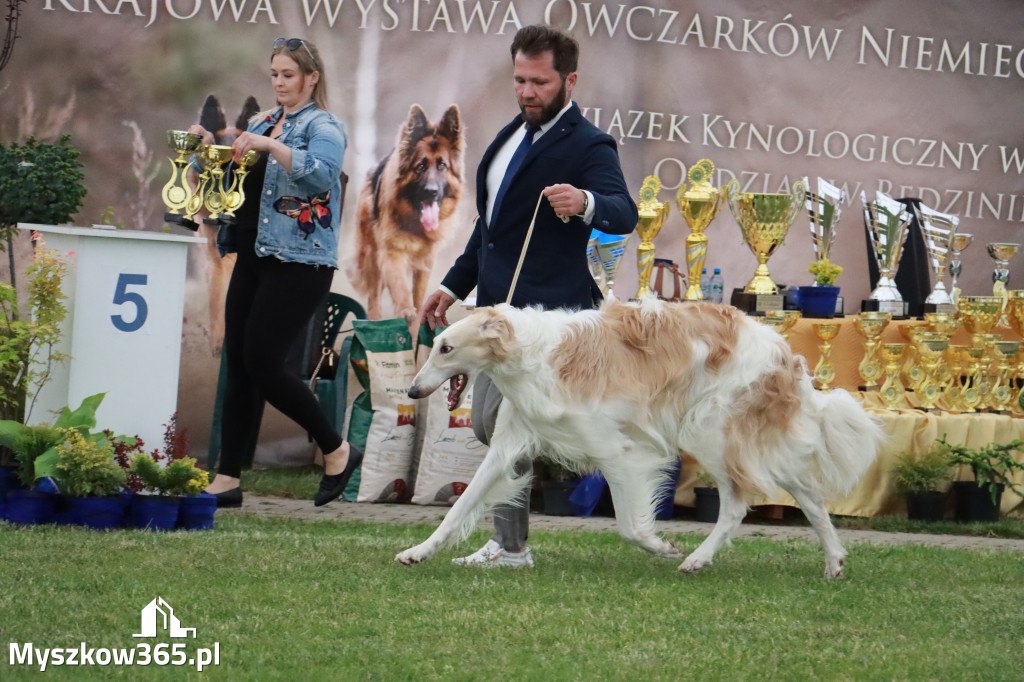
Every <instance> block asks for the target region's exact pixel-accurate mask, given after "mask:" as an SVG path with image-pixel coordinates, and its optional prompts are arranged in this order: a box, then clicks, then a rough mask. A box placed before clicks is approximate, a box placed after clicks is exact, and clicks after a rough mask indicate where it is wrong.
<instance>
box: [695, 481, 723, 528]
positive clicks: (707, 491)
mask: <svg viewBox="0 0 1024 682" xmlns="http://www.w3.org/2000/svg"><path fill="white" fill-rule="evenodd" d="M697 480H698V481H699V482H700V485H697V486H694V488H693V495H694V498H695V505H696V507H697V520H698V521H701V522H703V523H716V522H717V521H718V506H719V501H718V482H717V481H715V479H714V477H713V476H712V475H711V474H709V473H708V472H706V471H704V470H703V469H698V470H697Z"/></svg>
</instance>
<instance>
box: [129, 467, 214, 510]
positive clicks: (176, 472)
mask: <svg viewBox="0 0 1024 682" xmlns="http://www.w3.org/2000/svg"><path fill="white" fill-rule="evenodd" d="M162 459H163V456H162V455H160V454H159V453H158V452H157V451H154V452H153V453H152V454H148V453H140V454H138V455H135V456H134V457H133V458H132V463H131V467H130V469H129V471H130V472H131V473H132V474H134V475H136V476H138V478H139V480H140V481H141V482H142V486H143V490H144V491H145V492H148V493H150V494H143V495H136V496H134V497H133V498H132V503H131V512H130V513H131V522H132V525H133V526H135V527H137V528H154V529H157V530H172V529H174V528H176V527H177V524H178V516H179V511H180V507H181V501H182V497H183V496H198V495H200V494H201V493H202V492H203V489H204V488H205V487H206V486H207V485H209V477H208V475H207V473H206V472H205V471H203V470H202V469H200V468H199V467H197V466H196V460H195V459H193V458H192V457H181V458H179V459H175V460H172V461H170V462H168V463H167V465H166V466H163V465H162V464H160V460H162ZM211 497H213V496H211ZM214 501H215V502H216V498H215V497H214ZM214 508H216V507H215V506H214Z"/></svg>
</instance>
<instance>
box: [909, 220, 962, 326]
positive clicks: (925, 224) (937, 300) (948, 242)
mask: <svg viewBox="0 0 1024 682" xmlns="http://www.w3.org/2000/svg"><path fill="white" fill-rule="evenodd" d="M915 210H916V212H917V222H918V223H919V224H920V225H921V234H922V235H923V236H924V245H925V248H926V249H927V250H928V262H929V263H930V264H931V266H932V272H934V273H935V286H934V287H933V288H932V291H931V293H930V294H928V298H926V299H924V302H925V304H926V305H928V304H931V305H935V306H936V310H935V312H939V313H954V312H956V308H954V307H953V297H952V296H950V295H949V294H948V293H947V292H946V283H945V281H944V280H945V277H946V268H947V265H948V263H949V257H950V249H951V247H952V243H953V238H954V237H955V236H956V228H957V225H959V224H960V216H957V215H952V214H950V213H940V212H938V211H936V210H933V209H930V208H928V207H927V206H925V205H924V204H918V205H917V207H916V209H915Z"/></svg>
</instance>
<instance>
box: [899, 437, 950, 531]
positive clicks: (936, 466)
mask: <svg viewBox="0 0 1024 682" xmlns="http://www.w3.org/2000/svg"><path fill="white" fill-rule="evenodd" d="M950 472H951V470H950V466H949V457H948V455H947V453H946V451H945V450H944V449H942V448H941V447H934V448H932V449H931V450H929V451H928V452H925V453H915V452H904V453H901V454H900V455H898V456H897V457H896V463H895V464H894V465H893V468H892V477H893V483H894V484H895V486H896V492H897V493H898V494H900V495H901V496H902V497H903V498H904V499H906V501H907V518H908V519H911V520H913V521H941V520H942V518H943V517H944V516H945V514H946V489H947V487H948V484H949V479H950Z"/></svg>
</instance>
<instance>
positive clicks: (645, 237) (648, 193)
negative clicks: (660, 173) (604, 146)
mask: <svg viewBox="0 0 1024 682" xmlns="http://www.w3.org/2000/svg"><path fill="white" fill-rule="evenodd" d="M660 191H661V180H659V179H658V178H657V177H655V176H653V175H648V176H647V177H646V178H644V184H643V185H641V187H640V201H639V202H638V203H637V209H638V211H639V213H640V220H639V221H638V222H637V224H636V231H637V232H638V233H639V234H640V245H639V246H637V247H636V265H637V270H638V271H639V279H640V289H639V290H637V292H636V297H637V298H640V297H642V296H643V295H645V294H648V293H650V291H651V272H652V271H653V270H654V238H655V237H657V236H658V233H659V232H661V226H662V225H664V224H665V218H667V217H668V211H669V207H670V205H669V203H668V202H667V201H666V202H659V201H658V192H660ZM698 280H699V278H698Z"/></svg>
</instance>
